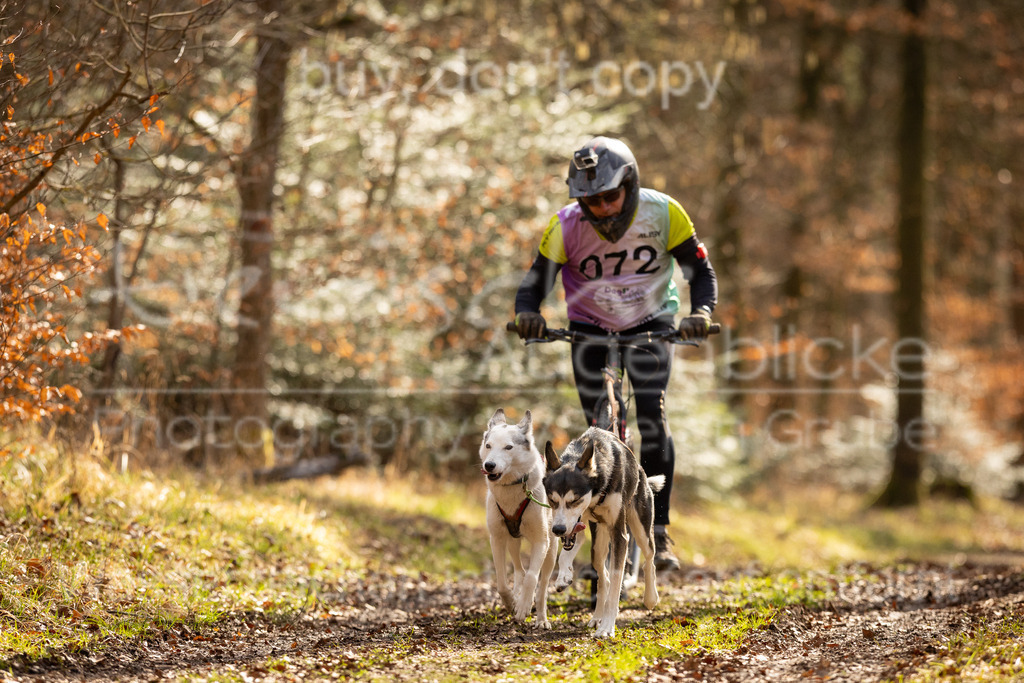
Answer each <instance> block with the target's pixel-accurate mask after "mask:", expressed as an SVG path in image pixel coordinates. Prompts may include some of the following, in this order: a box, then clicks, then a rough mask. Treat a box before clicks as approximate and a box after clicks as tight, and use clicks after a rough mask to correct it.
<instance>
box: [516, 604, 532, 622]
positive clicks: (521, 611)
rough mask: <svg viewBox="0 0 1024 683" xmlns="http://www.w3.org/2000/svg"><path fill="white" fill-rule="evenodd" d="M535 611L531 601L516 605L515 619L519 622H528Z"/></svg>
mask: <svg viewBox="0 0 1024 683" xmlns="http://www.w3.org/2000/svg"><path fill="white" fill-rule="evenodd" d="M532 611H533V603H531V602H530V601H529V600H527V601H525V602H522V601H520V602H518V603H516V611H515V618H516V621H518V622H524V621H526V618H527V617H529V616H530V612H532Z"/></svg>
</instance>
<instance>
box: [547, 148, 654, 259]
mask: <svg viewBox="0 0 1024 683" xmlns="http://www.w3.org/2000/svg"><path fill="white" fill-rule="evenodd" d="M565 182H566V183H567V184H568V185H569V197H570V198H573V199H576V200H577V203H578V204H579V205H580V208H581V209H582V210H583V215H584V216H586V217H587V220H588V221H589V222H590V223H591V224H592V225H593V226H594V228H596V229H597V231H598V232H600V233H601V234H602V235H603V236H604V237H606V238H607V239H609V240H611V241H612V242H616V241H618V239H619V238H620V237H622V236H623V235H624V234H625V233H626V229H627V228H629V224H630V222H631V221H632V220H633V213H634V212H635V211H636V206H637V202H638V201H639V199H640V171H639V169H638V168H637V165H636V157H634V156H633V152H631V151H630V150H629V147H627V146H626V143H624V142H622V141H621V140H616V139H615V138H606V137H596V138H594V139H592V140H590V141H589V142H588V143H587V144H585V145H583V147H582V148H580V149H579V150H577V151H576V152H574V153H573V155H572V161H571V162H569V177H568V178H566V180H565ZM618 187H622V188H623V189H625V191H626V200H625V202H623V204H622V211H620V212H619V213H618V214H616V215H614V216H608V217H607V218H597V217H596V216H595V215H594V213H593V212H592V211H591V210H590V208H589V207H588V206H587V205H586V204H584V203H583V202H581V201H579V199H580V198H581V197H592V196H594V195H596V194H601V193H602V192H607V191H609V190H614V189H616V188H618Z"/></svg>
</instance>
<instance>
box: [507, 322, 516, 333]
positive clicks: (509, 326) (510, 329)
mask: <svg viewBox="0 0 1024 683" xmlns="http://www.w3.org/2000/svg"><path fill="white" fill-rule="evenodd" d="M505 331H506V332H515V331H516V323H515V321H514V320H509V321H508V322H507V323H505Z"/></svg>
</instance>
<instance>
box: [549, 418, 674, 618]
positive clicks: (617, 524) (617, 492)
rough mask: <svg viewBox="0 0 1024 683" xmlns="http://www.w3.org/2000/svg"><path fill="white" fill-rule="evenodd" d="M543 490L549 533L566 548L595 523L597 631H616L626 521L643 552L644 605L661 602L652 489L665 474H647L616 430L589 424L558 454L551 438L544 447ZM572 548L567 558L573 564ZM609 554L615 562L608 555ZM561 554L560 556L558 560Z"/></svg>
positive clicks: (649, 605)
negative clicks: (546, 504) (655, 570)
mask: <svg viewBox="0 0 1024 683" xmlns="http://www.w3.org/2000/svg"><path fill="white" fill-rule="evenodd" d="M544 455H545V458H546V460H547V470H548V471H547V476H545V477H544V489H545V490H546V491H547V495H548V501H549V502H550V504H551V507H552V517H551V532H552V533H553V534H554V535H556V536H558V537H559V538H561V539H562V547H563V548H564V549H565V550H566V551H567V552H568V551H572V550H575V552H579V549H578V548H576V547H575V546H576V535H577V534H578V533H579V532H580V531H582V530H583V529H585V528H586V525H587V523H588V522H591V521H593V522H596V523H597V533H596V536H595V538H594V569H595V570H596V571H597V574H598V585H597V609H596V610H595V611H594V616H593V617H592V619H591V620H590V624H589V625H590V626H594V627H596V633H595V635H596V636H598V637H610V636H614V635H615V619H616V618H617V617H618V613H619V593H620V590H621V588H622V575H623V569H624V567H625V562H626V545H627V540H626V526H627V525H629V529H630V530H631V531H632V532H633V536H634V538H635V539H636V541H637V544H638V545H639V546H640V550H641V552H642V553H643V556H644V605H645V606H646V607H647V608H648V609H651V608H653V607H654V606H655V605H657V604H658V589H657V585H656V583H655V573H654V493H653V491H654V490H659V489H660V488H661V487H662V486H663V485H664V482H665V480H664V477H660V476H659V477H653V478H651V479H650V480H648V478H647V475H646V474H645V473H644V471H643V469H642V468H641V467H640V465H639V464H638V463H637V461H636V457H635V456H634V455H633V453H632V452H630V450H629V449H628V448H627V447H626V445H625V444H624V443H622V441H620V440H619V439H618V438H617V437H616V436H615V435H614V434H612V433H611V432H609V431H606V430H603V429H598V428H596V427H591V428H590V429H588V430H587V431H586V432H584V433H583V434H582V435H581V436H580V437H578V438H576V439H574V440H573V441H571V442H570V443H569V445H568V446H566V448H565V451H564V452H563V453H562V455H561V457H559V456H558V455H557V454H556V453H555V451H554V449H553V448H552V446H551V442H550V441H549V442H548V443H547V445H546V447H545V453H544ZM575 552H573V553H572V554H571V555H570V556H569V557H568V558H565V559H567V560H568V562H570V563H571V557H572V556H574V555H575ZM609 554H610V555H611V562H610V563H609V564H607V565H606V559H607V558H608V556H609ZM562 564H563V558H559V565H560V566H561V565H562Z"/></svg>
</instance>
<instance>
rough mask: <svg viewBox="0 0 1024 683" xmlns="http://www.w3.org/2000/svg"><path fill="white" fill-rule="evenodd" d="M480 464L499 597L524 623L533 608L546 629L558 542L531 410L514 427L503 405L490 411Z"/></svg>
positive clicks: (517, 619)
mask: <svg viewBox="0 0 1024 683" xmlns="http://www.w3.org/2000/svg"><path fill="white" fill-rule="evenodd" d="M480 467H481V472H483V474H484V475H485V476H486V478H487V531H488V532H489V533H490V536H491V554H492V556H493V557H494V573H495V577H496V583H497V588H498V595H500V596H501V600H502V602H504V603H505V607H506V608H507V609H509V610H511V611H512V613H513V615H514V617H515V619H516V621H520V622H522V621H526V618H527V617H528V616H530V610H531V608H532V607H533V606H536V608H537V618H536V621H535V623H536V624H537V625H538V626H540V627H541V628H545V629H549V628H551V624H549V623H548V611H547V596H548V579H550V577H551V569H552V567H554V564H555V555H556V553H557V552H558V544H557V543H556V542H555V539H554V538H553V537H552V535H551V512H550V511H549V509H548V502H547V496H546V495H545V494H544V486H543V485H542V483H541V482H542V481H543V479H544V459H543V458H542V456H541V454H540V451H538V450H537V447H536V445H534V442H533V422H532V418H531V416H530V411H529V410H527V411H526V415H525V416H524V417H523V419H522V420H521V421H520V422H519V424H517V425H510V424H506V422H505V411H504V410H502V409H501V408H498V410H496V411H495V412H494V415H493V416H492V417H491V419H490V421H489V422H488V423H487V431H485V432H484V438H483V442H482V443H481V444H480ZM524 536H525V537H526V538H527V539H528V540H529V541H530V564H529V569H528V570H524V568H523V560H522V557H521V556H520V551H519V546H520V542H521V539H522V537H524ZM506 553H509V554H511V555H512V566H513V568H514V576H513V589H512V591H509V587H508V575H507V559H506Z"/></svg>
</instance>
